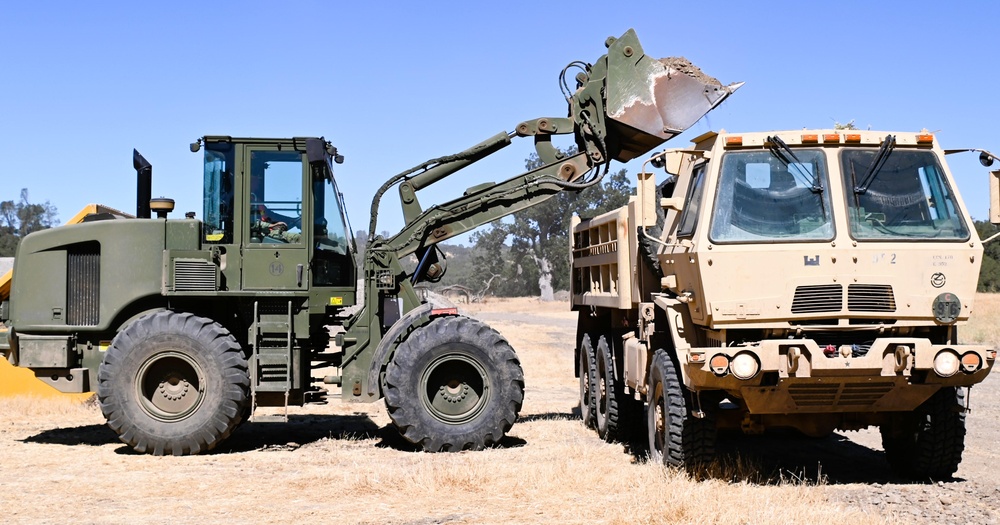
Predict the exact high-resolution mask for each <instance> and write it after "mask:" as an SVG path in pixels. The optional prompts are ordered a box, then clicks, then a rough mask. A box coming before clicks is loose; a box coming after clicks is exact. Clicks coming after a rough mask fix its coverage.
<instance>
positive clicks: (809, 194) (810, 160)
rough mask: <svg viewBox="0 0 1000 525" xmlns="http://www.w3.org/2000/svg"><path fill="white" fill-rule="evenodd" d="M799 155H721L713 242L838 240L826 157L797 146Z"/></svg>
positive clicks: (742, 152)
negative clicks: (831, 205) (792, 158)
mask: <svg viewBox="0 0 1000 525" xmlns="http://www.w3.org/2000/svg"><path fill="white" fill-rule="evenodd" d="M795 157H796V159H797V161H796V162H787V160H786V159H782V158H779V157H777V156H775V155H773V154H772V153H771V152H769V151H737V152H730V153H727V154H726V155H725V156H724V157H723V158H722V172H721V174H720V176H719V187H718V191H717V193H716V199H715V208H714V211H713V213H712V227H711V230H710V231H709V237H710V238H711V239H712V241H713V242H718V243H726V242H754V241H762V240H776V241H798V240H831V239H833V220H832V217H831V214H830V198H829V192H827V191H826V190H824V189H823V188H827V187H829V185H828V183H827V169H826V161H825V155H824V154H823V152H822V151H821V150H798V149H796V150H795Z"/></svg>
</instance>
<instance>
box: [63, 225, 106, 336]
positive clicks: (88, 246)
mask: <svg viewBox="0 0 1000 525" xmlns="http://www.w3.org/2000/svg"><path fill="white" fill-rule="evenodd" d="M100 314H101V245H100V244H98V243H96V242H86V243H81V244H77V245H74V246H71V247H70V248H69V249H68V250H66V324H68V325H70V326H95V325H97V324H98V322H99V320H100Z"/></svg>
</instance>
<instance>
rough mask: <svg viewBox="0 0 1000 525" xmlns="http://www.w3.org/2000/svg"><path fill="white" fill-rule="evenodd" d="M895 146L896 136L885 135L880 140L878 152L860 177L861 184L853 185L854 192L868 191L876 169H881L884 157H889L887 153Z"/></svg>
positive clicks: (860, 193) (861, 193) (876, 172)
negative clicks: (883, 138) (880, 144)
mask: <svg viewBox="0 0 1000 525" xmlns="http://www.w3.org/2000/svg"><path fill="white" fill-rule="evenodd" d="M895 147H896V136H895V135H886V136H885V140H883V141H882V146H881V147H879V149H878V153H876V154H875V159H874V160H872V163H871V165H870V166H868V171H867V172H865V176H864V177H862V178H861V184H858V185H857V186H855V187H854V193H856V194H858V195H863V194H864V193H865V192H867V191H868V187H869V186H871V184H872V181H874V180H875V175H878V170H880V169H882V165H883V164H885V161H886V159H888V158H889V154H890V153H892V150H893V148H895Z"/></svg>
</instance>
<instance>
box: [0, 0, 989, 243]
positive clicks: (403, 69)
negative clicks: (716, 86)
mask: <svg viewBox="0 0 1000 525" xmlns="http://www.w3.org/2000/svg"><path fill="white" fill-rule="evenodd" d="M619 6H621V7H619ZM998 6H1000V3H998V2H985V1H983V2H949V3H946V2H915V1H911V2H901V3H898V4H892V3H890V2H852V1H838V2H802V3H799V2H780V1H779V2H770V3H760V2H725V1H718V2H711V3H708V2H690V1H688V2H667V1H662V2H628V3H618V2H537V1H536V2H491V3H482V4H480V3H477V2H425V3H420V4H417V3H394V2H385V1H383V2H347V3H340V2H253V1H250V2H182V1H173V2H45V1H37V2H5V3H3V6H2V7H0V200H8V199H16V198H17V196H18V192H19V191H20V189H21V188H28V190H29V192H30V196H31V199H32V200H33V201H45V200H48V201H49V202H50V203H52V204H53V205H55V206H56V207H57V208H58V210H59V218H60V220H62V221H65V220H67V219H68V218H69V217H71V216H72V215H73V214H75V213H76V212H77V211H78V210H79V209H80V208H81V207H83V206H84V205H85V204H87V203H91V202H100V203H103V204H107V205H109V206H113V207H116V208H120V209H123V210H125V211H134V209H135V172H134V171H133V170H132V164H131V154H132V148H137V149H138V150H139V151H140V152H141V153H142V154H143V155H144V156H145V157H146V158H147V159H149V161H150V162H151V163H152V164H153V166H154V168H153V194H154V196H161V195H162V196H167V197H172V198H174V199H175V200H176V201H177V213H175V215H174V216H181V215H182V213H183V212H184V211H195V212H197V214H198V215H199V216H200V215H201V165H200V163H201V158H200V154H193V153H191V152H190V151H189V150H188V144H189V143H190V142H192V141H194V140H195V139H197V138H198V137H200V136H202V135H206V134H208V135H231V136H264V137H284V136H307V135H323V136H325V137H326V138H328V139H329V140H331V141H332V142H333V143H334V144H335V145H337V146H338V147H339V148H340V152H341V153H342V154H343V155H344V156H345V157H346V162H345V163H344V164H342V165H340V166H337V177H338V181H339V183H340V185H341V189H342V191H343V192H344V194H345V197H346V199H347V201H348V212H349V214H350V216H351V220H352V222H353V226H354V228H355V229H361V228H366V227H367V223H368V209H369V207H370V204H371V198H372V195H373V194H374V192H375V190H376V189H377V188H378V186H379V185H380V184H381V183H382V182H383V181H385V180H386V179H387V178H389V177H390V176H392V175H394V174H396V173H398V172H400V171H403V170H405V169H408V168H410V167H411V166H413V165H416V164H419V163H421V162H423V161H425V160H427V159H430V158H434V157H438V156H441V155H446V154H450V153H455V152H457V151H460V150H462V149H465V148H467V147H469V146H471V145H473V144H475V143H478V142H479V141H481V140H483V139H486V138H488V137H490V136H492V135H494V134H495V133H497V132H499V131H502V130H506V131H511V130H513V129H514V127H515V126H516V125H517V123H518V122H520V121H522V120H527V119H532V118H537V117H543V116H556V117H561V116H564V115H565V113H566V107H565V102H564V100H563V98H562V96H561V94H560V92H559V88H558V84H557V78H558V74H559V71H560V70H561V69H562V68H563V66H565V65H566V64H567V63H569V62H571V61H573V60H583V61H587V62H593V61H595V60H596V59H597V58H598V57H599V56H600V55H602V54H603V52H604V45H603V43H604V40H605V38H607V37H608V36H612V35H613V36H619V35H621V34H622V33H624V32H625V31H626V30H627V29H629V28H635V29H636V31H637V33H638V35H639V38H640V40H641V42H642V44H643V47H644V48H645V51H646V53H647V54H649V55H652V56H654V57H664V56H677V55H682V56H685V57H687V58H689V59H691V60H692V61H693V62H695V63H696V64H698V65H699V66H701V67H702V69H703V70H705V71H706V72H707V73H709V74H711V75H713V76H715V77H717V78H719V79H720V80H721V81H723V82H724V83H730V82H735V81H745V82H746V85H745V86H744V87H743V88H742V89H741V90H740V91H739V92H737V93H736V94H735V95H733V96H732V97H731V98H730V99H729V100H728V101H727V102H725V103H724V104H723V105H722V106H720V107H719V108H718V109H717V110H716V111H714V112H712V113H710V114H709V116H708V117H707V118H706V119H703V120H702V121H701V122H699V123H698V124H696V125H695V126H694V127H693V128H692V130H691V131H689V132H688V133H686V134H685V135H682V136H681V137H678V138H676V139H674V141H673V142H670V143H668V145H672V146H681V145H683V144H685V143H686V142H687V140H689V139H690V138H692V137H694V136H696V135H698V134H701V133H703V132H705V131H708V130H718V129H719V128H725V129H727V130H729V131H757V130H777V129H799V128H803V127H809V128H817V127H832V126H833V124H834V122H835V121H840V122H847V121H850V120H854V122H855V124H856V125H858V126H859V127H861V128H867V127H869V126H870V127H871V128H872V129H884V130H891V131H917V130H920V129H923V128H926V129H928V130H931V131H934V132H936V133H937V135H938V138H939V139H940V141H941V143H942V145H943V146H944V147H945V148H960V147H980V148H985V149H989V150H992V151H994V152H1000V132H998V130H997V129H998V125H997V123H998V121H1000V117H998V115H1000V96H998V86H1000V70H998V69H997V64H998V60H997V59H998V53H997V51H998V49H1000V45H998V43H997V39H996V36H995V34H996V30H995V29H996V26H997V21H998V20H1000V16H998V15H1000V7H998ZM531 151H532V148H531V143H530V140H528V139H521V140H518V141H515V144H514V145H513V146H511V147H508V148H507V149H506V150H504V151H503V152H501V153H500V154H498V155H495V156H494V157H491V158H489V159H487V160H485V161H483V162H481V163H479V164H477V165H476V166H475V167H473V168H471V169H469V170H465V171H464V172H461V173H460V174H457V175H454V176H453V177H452V178H450V179H448V180H449V182H446V183H441V184H438V185H436V186H434V187H432V188H430V189H427V190H423V191H422V192H421V193H420V199H421V202H422V203H423V204H424V205H425V206H426V205H429V204H433V203H435V202H440V201H442V200H445V199H448V198H451V197H454V196H457V195H458V194H460V193H461V190H462V189H464V188H466V187H469V186H472V185H475V184H478V183H480V182H483V181H490V180H494V181H500V180H504V179H506V178H508V177H510V176H513V175H516V174H518V173H519V172H520V171H521V170H522V168H523V160H524V158H525V157H526V156H527V155H528V153H530V152H531ZM950 164H951V168H952V171H953V172H954V173H955V175H956V177H957V179H958V186H959V189H960V191H961V192H962V194H963V196H964V198H965V200H966V204H967V205H968V206H969V207H970V209H971V211H972V214H973V215H974V216H975V217H976V218H981V219H985V218H987V212H988V207H989V203H988V192H987V179H986V176H987V172H986V170H985V169H984V168H982V167H981V166H980V165H979V164H978V162H977V161H976V158H975V156H973V155H966V156H964V157H961V156H960V157H954V156H953V157H951V158H950ZM627 167H628V168H629V172H630V173H634V172H635V171H637V169H638V164H636V163H633V164H630V165H629V166H627ZM439 186H440V187H439ZM382 210H383V212H382V214H380V220H379V225H378V229H379V230H390V231H396V230H397V229H399V228H400V227H401V226H402V219H401V214H400V213H399V211H398V200H397V199H396V198H395V197H394V196H393V198H391V199H387V200H386V202H384V204H383V207H382Z"/></svg>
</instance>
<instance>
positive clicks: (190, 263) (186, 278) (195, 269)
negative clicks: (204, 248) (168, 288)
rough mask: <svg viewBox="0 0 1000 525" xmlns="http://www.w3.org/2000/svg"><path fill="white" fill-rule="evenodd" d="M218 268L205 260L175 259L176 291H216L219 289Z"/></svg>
mask: <svg viewBox="0 0 1000 525" xmlns="http://www.w3.org/2000/svg"><path fill="white" fill-rule="evenodd" d="M216 268H217V267H216V266H215V265H214V264H212V262H211V261H206V260H205V259H174V291H177V292H213V291H215V290H216V289H218V283H217V280H218V279H217V275H218V272H217V271H216Z"/></svg>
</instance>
